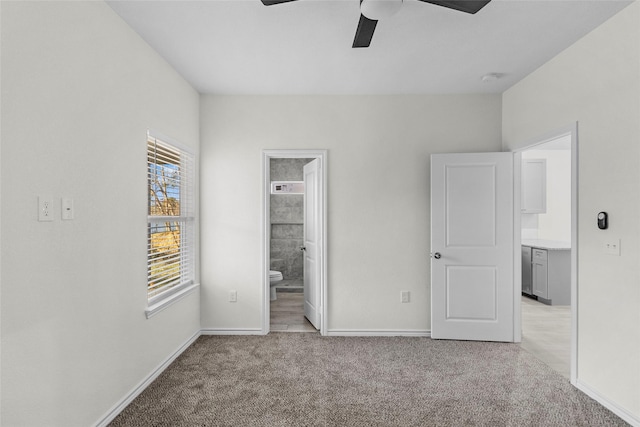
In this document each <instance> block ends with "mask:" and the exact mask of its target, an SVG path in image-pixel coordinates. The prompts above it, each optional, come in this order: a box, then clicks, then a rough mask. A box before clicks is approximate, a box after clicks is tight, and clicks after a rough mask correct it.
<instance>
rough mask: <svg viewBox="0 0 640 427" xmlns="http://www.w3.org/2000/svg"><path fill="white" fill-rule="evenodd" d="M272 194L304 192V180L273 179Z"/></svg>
mask: <svg viewBox="0 0 640 427" xmlns="http://www.w3.org/2000/svg"><path fill="white" fill-rule="evenodd" d="M271 194H304V182H303V181H272V182H271Z"/></svg>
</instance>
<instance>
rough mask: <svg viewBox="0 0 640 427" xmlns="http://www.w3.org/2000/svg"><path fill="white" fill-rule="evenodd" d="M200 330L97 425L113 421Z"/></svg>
mask: <svg viewBox="0 0 640 427" xmlns="http://www.w3.org/2000/svg"><path fill="white" fill-rule="evenodd" d="M200 335H201V333H200V331H197V332H196V333H195V334H193V336H192V337H191V338H189V339H188V340H187V341H186V342H185V343H184V344H182V345H181V346H180V347H179V348H178V349H177V350H176V351H174V352H173V354H171V355H169V357H167V358H166V359H165V360H164V361H163V362H162V363H161V364H160V365H159V366H158V367H157V368H156V369H154V370H153V371H152V372H151V374H149V376H147V378H145V379H144V380H142V381H141V382H140V383H139V384H138V385H137V386H135V387H134V388H133V390H131V391H130V392H129V393H128V394H127V395H126V396H125V397H124V398H122V400H120V402H118V403H117V404H116V405H115V406H114V407H113V408H111V409H110V410H109V411H108V412H107V413H106V414H105V415H104V416H103V417H102V418H101V419H100V420H99V421H98V422H97V423H96V424H95V426H96V427H106V426H107V425H108V424H109V423H110V422H111V421H113V420H114V419H115V417H117V416H118V414H120V412H122V411H123V410H124V408H126V407H127V405H129V403H131V402H132V401H133V399H135V398H136V397H138V395H139V394H140V393H142V392H143V391H144V390H145V389H146V388H147V387H148V386H149V384H151V383H152V382H153V381H154V380H155V379H156V378H158V376H159V375H160V374H161V373H162V372H163V371H164V370H165V369H167V368H168V367H169V365H170V364H171V363H172V362H173V361H174V360H176V359H177V358H178V356H180V355H181V354H182V352H184V351H185V350H186V349H187V348H189V346H190V345H191V344H193V343H194V341H195V340H197V339H198V337H200Z"/></svg>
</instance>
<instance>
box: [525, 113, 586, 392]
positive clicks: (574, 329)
mask: <svg viewBox="0 0 640 427" xmlns="http://www.w3.org/2000/svg"><path fill="white" fill-rule="evenodd" d="M565 136H571V358H570V363H571V368H570V376H569V379H570V381H571V384H573V385H574V386H576V387H577V372H578V298H579V293H578V122H574V123H571V124H570V125H568V126H564V127H562V128H559V129H556V130H554V131H551V132H548V133H546V134H544V135H541V136H538V137H536V138H533V139H531V140H529V141H526V142H525V143H524V144H522V147H520V148H518V149H516V150H513V153H514V156H515V158H514V197H515V200H516V201H519V200H520V172H521V171H520V160H521V158H522V152H523V151H527V150H530V149H532V148H534V147H536V146H537V145H541V144H544V143H547V142H551V141H553V140H555V139H558V138H562V137H565ZM515 205H517V212H515V211H514V228H515V230H516V231H519V230H520V226H521V221H520V211H519V210H520V204H519V202H518V203H515ZM516 239H517V245H515V246H514V247H515V248H520V245H521V242H520V234H519V233H518V234H516ZM514 252H515V253H514V260H515V263H514V267H515V268H514V278H513V282H514V284H515V286H516V291H518V290H519V289H522V257H521V254H520V250H516V251H514ZM514 294H515V296H516V301H514V309H515V312H514V332H515V333H516V342H520V341H521V340H522V312H521V305H520V294H521V293H520V292H515V293H514Z"/></svg>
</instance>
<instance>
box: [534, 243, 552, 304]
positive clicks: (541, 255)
mask: <svg viewBox="0 0 640 427" xmlns="http://www.w3.org/2000/svg"><path fill="white" fill-rule="evenodd" d="M531 282H532V285H533V294H534V295H535V296H537V297H538V298H544V299H551V298H549V276H548V270H547V251H546V250H544V249H535V248H534V249H532V250H531Z"/></svg>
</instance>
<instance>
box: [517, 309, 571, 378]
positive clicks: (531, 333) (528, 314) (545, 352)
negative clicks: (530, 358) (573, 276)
mask: <svg viewBox="0 0 640 427" xmlns="http://www.w3.org/2000/svg"><path fill="white" fill-rule="evenodd" d="M520 346H521V347H522V348H523V349H524V350H526V351H528V352H529V353H531V354H533V355H534V356H536V357H537V358H538V359H540V360H541V361H542V362H544V363H546V364H547V365H549V366H550V367H551V368H552V369H554V370H555V371H557V372H558V373H560V374H562V375H563V376H564V377H565V378H569V376H570V370H571V369H570V366H571V362H570V360H571V307H570V306H568V305H553V306H551V305H546V304H542V303H540V302H538V301H536V300H534V299H531V298H527V297H525V296H523V297H522V343H521V344H520Z"/></svg>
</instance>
